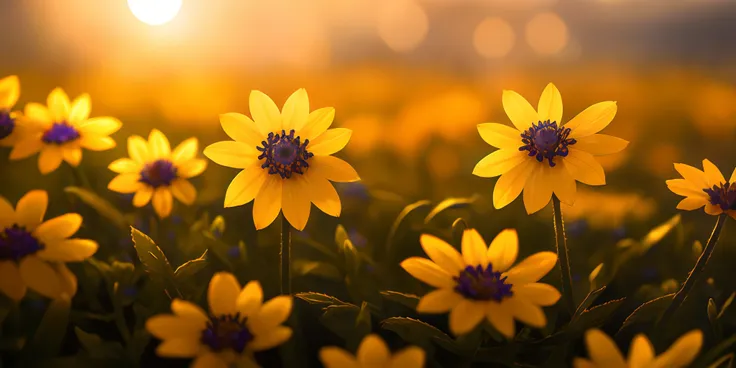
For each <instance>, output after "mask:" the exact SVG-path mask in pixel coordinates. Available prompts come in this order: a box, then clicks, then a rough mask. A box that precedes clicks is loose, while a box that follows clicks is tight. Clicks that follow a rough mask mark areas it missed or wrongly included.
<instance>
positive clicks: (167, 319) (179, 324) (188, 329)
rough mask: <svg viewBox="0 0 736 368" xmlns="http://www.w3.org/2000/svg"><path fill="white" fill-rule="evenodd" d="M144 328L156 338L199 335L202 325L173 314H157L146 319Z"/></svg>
mask: <svg viewBox="0 0 736 368" xmlns="http://www.w3.org/2000/svg"><path fill="white" fill-rule="evenodd" d="M146 330H147V331H148V332H149V333H151V335H153V336H155V337H156V338H158V339H161V340H166V339H175V338H183V337H187V336H192V337H194V336H200V335H201V334H202V326H201V325H200V324H198V323H195V322H194V321H192V320H189V319H186V318H181V317H179V316H176V315H173V314H159V315H155V316H153V317H151V318H149V319H148V320H147V321H146Z"/></svg>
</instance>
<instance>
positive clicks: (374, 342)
mask: <svg viewBox="0 0 736 368" xmlns="http://www.w3.org/2000/svg"><path fill="white" fill-rule="evenodd" d="M357 357H358V362H359V363H360V365H361V366H363V367H385V366H386V365H388V362H389V359H390V358H391V352H390V351H389V350H388V346H387V345H386V343H385V342H384V341H383V339H381V338H380V337H379V336H378V335H376V334H370V335H368V336H366V337H365V338H364V339H363V341H362V342H361V343H360V346H359V347H358V354H357Z"/></svg>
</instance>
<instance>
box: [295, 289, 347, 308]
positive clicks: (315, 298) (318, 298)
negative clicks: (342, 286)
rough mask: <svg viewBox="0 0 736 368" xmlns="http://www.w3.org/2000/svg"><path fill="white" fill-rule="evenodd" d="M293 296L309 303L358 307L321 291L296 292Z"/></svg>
mask: <svg viewBox="0 0 736 368" xmlns="http://www.w3.org/2000/svg"><path fill="white" fill-rule="evenodd" d="M294 297H296V298H299V299H301V300H304V301H305V302H307V303H309V304H321V305H344V306H350V307H354V308H358V307H357V306H356V305H353V304H350V303H348V302H344V301H342V300H340V299H338V298H335V297H334V296H331V295H327V294H321V293H315V292H313V291H310V292H306V293H296V294H295V295H294Z"/></svg>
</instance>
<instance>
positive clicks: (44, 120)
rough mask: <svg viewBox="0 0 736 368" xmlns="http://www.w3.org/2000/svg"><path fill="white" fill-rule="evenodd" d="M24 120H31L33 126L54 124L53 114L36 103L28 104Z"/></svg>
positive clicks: (24, 112) (24, 111) (24, 110)
mask: <svg viewBox="0 0 736 368" xmlns="http://www.w3.org/2000/svg"><path fill="white" fill-rule="evenodd" d="M23 119H24V120H30V121H32V123H33V124H38V125H40V126H41V125H50V124H51V122H52V118H51V112H50V111H49V109H48V107H46V106H44V105H42V104H40V103H36V102H29V103H27V104H26V107H25V109H23Z"/></svg>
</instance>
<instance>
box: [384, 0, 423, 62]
mask: <svg viewBox="0 0 736 368" xmlns="http://www.w3.org/2000/svg"><path fill="white" fill-rule="evenodd" d="M377 26H378V34H379V36H381V39H383V41H384V42H386V45H388V47H390V48H391V49H392V50H394V51H397V52H407V51H411V50H413V49H415V48H416V47H417V46H419V44H420V43H421V42H422V41H423V40H424V38H425V37H426V36H427V31H428V30H429V19H428V18H427V14H426V13H425V12H424V9H422V7H421V6H419V4H416V3H414V2H412V1H410V0H406V1H403V0H401V1H396V2H390V3H388V4H387V5H386V6H385V8H383V9H382V13H381V14H380V15H379V17H378V24H377Z"/></svg>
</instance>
